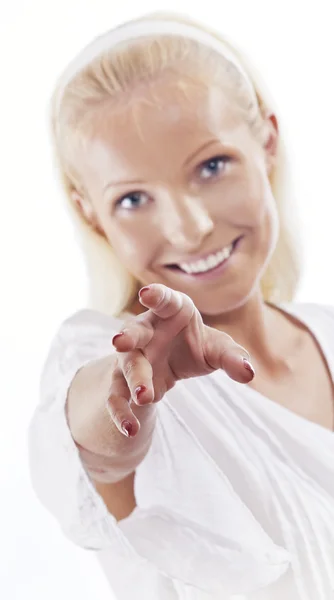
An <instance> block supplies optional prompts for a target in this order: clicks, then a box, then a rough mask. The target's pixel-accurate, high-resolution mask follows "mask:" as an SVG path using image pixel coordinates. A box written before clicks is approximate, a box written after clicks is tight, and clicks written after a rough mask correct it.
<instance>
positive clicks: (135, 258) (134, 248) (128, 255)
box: [106, 223, 154, 274]
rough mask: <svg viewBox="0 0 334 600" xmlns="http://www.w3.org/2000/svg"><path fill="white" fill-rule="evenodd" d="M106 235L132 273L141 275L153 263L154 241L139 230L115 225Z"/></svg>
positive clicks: (109, 228)
mask: <svg viewBox="0 0 334 600" xmlns="http://www.w3.org/2000/svg"><path fill="white" fill-rule="evenodd" d="M106 233H107V236H108V239H109V242H110V244H111V246H112V247H113V250H114V252H115V254H116V256H117V257H118V258H119V259H120V261H121V262H122V263H123V264H124V265H125V267H126V268H127V269H128V270H129V271H130V272H131V273H134V274H135V273H139V272H140V271H141V270H143V269H145V268H146V267H147V265H148V264H149V263H150V262H151V261H152V255H153V254H154V247H153V246H154V240H153V237H152V235H151V236H148V235H147V233H146V234H144V232H143V231H141V229H140V227H139V228H134V227H133V226H129V225H128V226H126V225H125V226H124V225H122V224H120V223H117V224H113V225H111V226H110V227H108V229H106Z"/></svg>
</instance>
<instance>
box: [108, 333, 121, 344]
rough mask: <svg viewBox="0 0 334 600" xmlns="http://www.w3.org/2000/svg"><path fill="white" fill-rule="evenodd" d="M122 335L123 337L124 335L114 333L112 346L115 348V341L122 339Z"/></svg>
mask: <svg viewBox="0 0 334 600" xmlns="http://www.w3.org/2000/svg"><path fill="white" fill-rule="evenodd" d="M122 335H124V333H123V332H122V333H116V335H114V337H113V339H112V342H111V343H112V345H113V346H115V340H117V338H120V337H122Z"/></svg>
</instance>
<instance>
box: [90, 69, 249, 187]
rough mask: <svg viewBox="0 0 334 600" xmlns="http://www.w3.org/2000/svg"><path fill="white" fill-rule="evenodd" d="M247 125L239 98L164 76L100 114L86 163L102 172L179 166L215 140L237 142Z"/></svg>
mask: <svg viewBox="0 0 334 600" xmlns="http://www.w3.org/2000/svg"><path fill="white" fill-rule="evenodd" d="M245 130H246V125H245V122H244V119H243V118H242V116H241V114H240V112H239V111H238V110H237V108H236V107H235V105H234V104H233V101H231V100H230V99H229V98H227V96H226V94H224V92H223V91H222V90H221V89H219V88H218V87H216V86H211V87H209V86H204V85H200V84H196V83H193V82H192V83H188V82H185V81H184V80H183V81H182V80H176V79H174V80H173V79H170V78H168V79H163V80H162V81H159V82H155V83H154V84H151V85H146V86H145V87H143V89H142V90H137V91H136V94H134V95H133V96H132V97H131V98H126V99H125V101H124V102H123V103H121V102H118V103H117V104H116V105H112V104H111V103H110V104H107V105H106V106H104V107H103V108H101V109H100V110H99V112H98V113H97V112H96V113H95V114H94V117H93V120H92V134H91V136H90V139H89V144H87V145H86V150H85V162H86V167H87V168H88V167H89V166H90V167H91V168H93V169H95V170H96V168H98V170H99V172H100V174H101V176H102V172H103V170H104V169H108V170H109V174H110V168H111V165H112V169H113V171H117V172H118V171H120V172H121V173H120V175H121V174H123V172H124V171H128V170H130V169H136V168H138V169H140V171H141V175H142V174H143V173H142V170H143V168H145V167H146V168H147V169H149V168H151V169H152V168H154V167H155V168H158V166H159V163H161V161H162V160H163V161H164V163H166V161H167V160H168V161H169V162H170V163H173V162H175V164H178V163H179V162H180V161H184V160H185V158H187V156H188V155H189V153H191V152H194V151H195V150H196V147H198V146H199V145H201V144H205V143H206V142H209V141H210V140H215V139H216V140H217V142H219V141H222V142H224V143H227V144H235V143H236V140H239V143H240V141H242V136H243V135H245Z"/></svg>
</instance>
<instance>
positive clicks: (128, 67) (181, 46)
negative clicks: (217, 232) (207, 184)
mask: <svg viewBox="0 0 334 600" xmlns="http://www.w3.org/2000/svg"><path fill="white" fill-rule="evenodd" d="M164 18H165V19H168V20H169V21H175V22H178V23H184V24H189V25H193V26H196V27H197V28H198V29H199V30H201V31H206V32H208V33H210V34H211V35H212V36H214V37H215V38H216V39H218V40H221V41H223V42H224V44H225V45H227V46H228V47H229V48H230V49H231V51H232V52H233V54H234V55H235V56H236V59H237V60H238V61H239V63H240V64H241V65H242V67H243V68H244V70H245V71H246V73H247V74H248V76H249V79H250V80H251V82H252V84H253V86H254V90H255V93H256V97H257V100H258V106H257V111H256V112H257V115H259V114H260V115H261V117H262V116H263V115H264V114H266V113H268V111H270V112H274V113H275V114H277V112H276V110H273V108H274V107H273V101H272V99H271V98H270V96H269V93H268V90H267V89H266V88H265V85H264V83H263V81H262V80H261V78H260V76H259V74H258V72H257V71H256V70H255V68H254V66H252V67H251V66H250V64H249V61H248V60H247V59H246V58H245V57H244V56H242V55H241V53H240V52H238V51H237V50H236V49H235V48H234V47H232V46H231V44H229V43H228V42H227V40H226V39H224V38H223V37H222V36H221V35H220V34H218V33H217V32H215V31H212V30H211V29H210V28H208V27H204V26H203V25H202V24H200V23H198V22H196V21H194V20H193V19H189V18H188V17H185V16H183V15H182V16H181V15H175V14H170V13H167V14H166V13H153V14H150V15H145V16H144V17H142V18H141V19H137V20H136V21H141V20H142V19H145V20H151V19H152V20H153V19H164ZM176 40H177V41H176ZM194 48H196V43H194V41H193V40H188V39H178V38H173V37H168V36H161V39H160V36H159V39H158V40H157V39H156V40H154V43H153V44H152V41H151V42H148V41H143V40H140V41H139V42H138V43H136V42H134V43H133V42H132V43H131V44H129V46H128V47H126V48H123V49H122V50H121V51H117V52H115V51H112V52H109V53H106V54H104V55H102V56H99V57H98V59H96V60H94V61H93V62H92V63H91V64H90V65H88V67H86V68H85V69H83V70H81V71H80V72H79V73H78V74H77V75H76V76H75V77H74V78H73V79H72V80H71V81H70V82H69V83H68V85H67V86H66V89H65V90H63V92H62V94H63V97H62V100H61V102H60V105H59V95H58V91H59V90H58V88H59V86H58V87H57V88H56V90H55V92H54V95H53V98H52V105H51V126H52V140H53V145H54V153H55V162H56V165H57V167H58V172H59V176H60V181H61V184H62V187H63V189H64V191H65V198H66V207H67V210H68V212H69V215H70V217H71V219H72V221H73V224H74V226H75V228H76V231H77V233H78V234H79V240H80V244H81V248H82V251H83V254H84V258H85V266H86V272H87V275H88V283H89V301H88V303H89V306H90V307H91V308H95V309H97V310H100V311H102V312H105V313H107V314H113V315H118V314H120V313H121V312H123V311H124V310H127V309H129V307H130V306H131V304H132V302H133V300H134V297H135V293H136V291H137V290H138V282H136V281H135V280H134V278H133V277H132V276H131V275H130V273H128V272H127V271H126V270H125V268H124V267H123V265H122V264H120V261H119V260H118V259H117V258H116V256H115V255H114V253H113V250H112V246H111V245H110V243H109V242H108V241H107V239H106V238H105V237H104V236H103V235H102V234H100V233H98V232H97V231H96V230H95V229H94V228H93V227H92V226H91V225H90V224H88V223H87V221H86V220H85V219H84V217H83V216H82V215H81V212H80V211H79V210H78V208H77V207H76V205H75V203H74V201H73V199H72V192H73V191H74V190H78V191H79V190H80V182H79V181H78V178H77V175H76V173H75V170H74V169H73V167H72V165H71V160H70V154H71V152H70V148H71V144H72V143H73V140H74V137H75V136H77V139H78V134H79V135H80V133H81V134H82V135H84V134H83V123H84V121H85V118H86V121H87V114H88V113H89V110H87V107H88V108H90V107H91V108H94V110H96V108H98V106H99V105H101V102H102V101H103V100H105V98H106V97H107V96H108V97H114V98H117V96H118V95H119V94H120V93H121V92H124V91H131V90H132V89H133V88H134V85H135V83H137V82H138V81H140V80H145V81H148V80H150V79H154V78H155V77H156V75H158V74H159V73H161V72H163V71H164V70H166V69H168V68H169V67H170V65H171V63H173V64H174V63H175V64H180V57H182V58H187V57H188V55H190V57H191V56H192V51H193V50H194ZM189 50H190V52H189ZM197 51H198V53H199V56H202V55H203V57H204V56H205V57H206V59H207V57H208V49H205V47H202V46H201V45H200V44H197ZM201 52H202V54H201ZM205 52H206V54H205ZM223 60H224V57H222V61H223ZM215 61H216V63H217V56H215ZM226 62H227V65H228V66H230V67H231V65H230V63H229V62H228V61H226ZM204 64H206V63H204ZM229 73H230V83H233V87H234V88H236V89H237V87H239V88H240V87H241V88H242V81H240V79H241V80H242V77H240V74H239V80H238V86H237V85H236V83H235V82H236V81H237V78H236V76H237V75H238V73H236V72H235V69H234V70H233V68H232V69H231V68H230V69H229ZM197 77H199V76H198V75H197ZM140 78H142V79H140ZM236 89H235V90H234V91H235V93H236ZM239 91H240V90H239ZM244 95H245V91H244ZM250 111H251V107H250V106H249V102H248V112H250ZM252 124H253V125H255V124H256V119H254V118H253V122H252ZM270 185H271V188H272V192H273V195H274V197H275V200H276V204H277V211H278V217H279V222H280V231H279V237H278V241H277V244H276V248H275V250H274V252H273V255H272V257H271V259H270V262H269V264H268V266H267V268H266V271H265V273H264V275H263V277H262V280H261V289H262V293H263V297H264V300H265V301H267V302H272V303H281V302H289V301H291V300H292V299H293V297H294V294H295V291H296V286H297V283H298V280H299V274H300V260H299V240H298V241H297V240H296V227H294V229H293V231H292V227H293V226H294V218H293V214H292V213H293V210H292V205H291V202H292V200H293V198H291V180H290V178H289V173H288V164H287V159H286V156H285V148H284V145H283V140H282V136H281V135H280V136H279V148H278V155H277V161H276V164H275V167H274V169H273V171H272V173H271V175H270ZM288 194H289V195H288ZM287 201H288V204H287Z"/></svg>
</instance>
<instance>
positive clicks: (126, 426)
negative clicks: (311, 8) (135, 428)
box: [121, 421, 132, 437]
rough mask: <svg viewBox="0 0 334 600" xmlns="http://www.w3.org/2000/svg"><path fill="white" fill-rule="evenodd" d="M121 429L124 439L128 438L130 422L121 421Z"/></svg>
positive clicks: (130, 429) (130, 430) (130, 431)
mask: <svg viewBox="0 0 334 600" xmlns="http://www.w3.org/2000/svg"><path fill="white" fill-rule="evenodd" d="M121 428H122V431H123V433H124V434H125V435H126V437H130V435H131V433H132V425H131V423H130V421H122V424H121Z"/></svg>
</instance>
